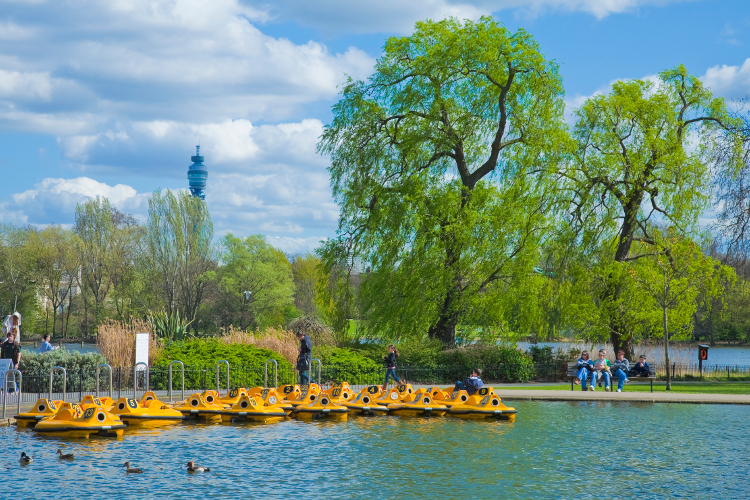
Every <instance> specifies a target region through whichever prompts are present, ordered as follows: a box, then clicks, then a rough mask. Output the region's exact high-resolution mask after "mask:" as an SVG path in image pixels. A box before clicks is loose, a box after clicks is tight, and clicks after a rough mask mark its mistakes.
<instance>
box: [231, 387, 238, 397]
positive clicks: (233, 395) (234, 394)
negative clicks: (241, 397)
mask: <svg viewBox="0 0 750 500" xmlns="http://www.w3.org/2000/svg"><path fill="white" fill-rule="evenodd" d="M229 397H230V398H236V397H237V389H232V390H231V391H229Z"/></svg>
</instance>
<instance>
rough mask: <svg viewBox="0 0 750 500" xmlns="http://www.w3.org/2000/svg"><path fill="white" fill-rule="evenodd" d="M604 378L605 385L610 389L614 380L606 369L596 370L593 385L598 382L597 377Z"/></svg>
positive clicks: (592, 380)
mask: <svg viewBox="0 0 750 500" xmlns="http://www.w3.org/2000/svg"><path fill="white" fill-rule="evenodd" d="M600 378H603V379H604V387H606V388H607V389H609V387H610V385H611V381H612V376H611V375H610V374H609V372H606V371H604V370H602V371H599V372H597V371H594V375H593V376H592V378H591V385H592V386H593V385H594V384H596V381H597V379H600Z"/></svg>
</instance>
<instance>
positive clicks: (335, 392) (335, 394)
mask: <svg viewBox="0 0 750 500" xmlns="http://www.w3.org/2000/svg"><path fill="white" fill-rule="evenodd" d="M340 395H341V389H334V390H332V391H331V397H334V398H337V397H339V396H340Z"/></svg>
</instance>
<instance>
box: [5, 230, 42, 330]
mask: <svg viewBox="0 0 750 500" xmlns="http://www.w3.org/2000/svg"><path fill="white" fill-rule="evenodd" d="M28 245H29V232H28V231H27V230H25V229H22V228H19V227H16V226H12V225H9V224H3V225H1V226H0V316H1V317H2V319H5V316H6V315H8V314H11V313H13V312H15V311H18V312H20V313H21V315H22V316H24V317H26V320H25V323H26V324H27V325H28V324H29V321H28V320H29V319H30V318H29V317H28V316H29V314H30V313H31V312H32V311H33V309H34V307H35V305H36V287H35V277H34V265H33V259H32V258H31V257H32V253H31V252H30V251H29V248H28Z"/></svg>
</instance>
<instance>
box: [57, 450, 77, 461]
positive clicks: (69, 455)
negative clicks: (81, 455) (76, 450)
mask: <svg viewBox="0 0 750 500" xmlns="http://www.w3.org/2000/svg"><path fill="white" fill-rule="evenodd" d="M57 454H58V455H59V456H60V460H73V459H74V458H75V457H74V456H73V454H72V453H63V452H62V450H61V449H59V448H58V449H57Z"/></svg>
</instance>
